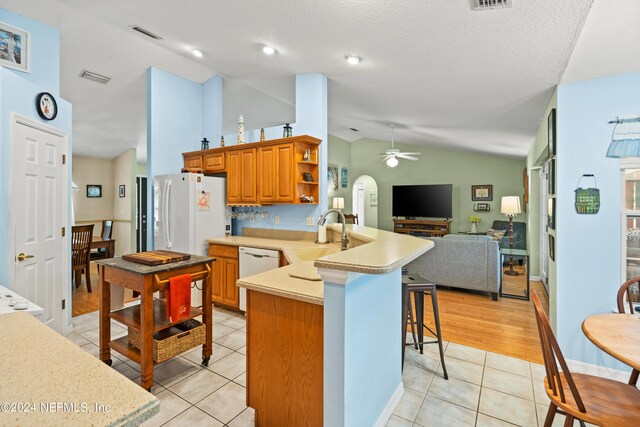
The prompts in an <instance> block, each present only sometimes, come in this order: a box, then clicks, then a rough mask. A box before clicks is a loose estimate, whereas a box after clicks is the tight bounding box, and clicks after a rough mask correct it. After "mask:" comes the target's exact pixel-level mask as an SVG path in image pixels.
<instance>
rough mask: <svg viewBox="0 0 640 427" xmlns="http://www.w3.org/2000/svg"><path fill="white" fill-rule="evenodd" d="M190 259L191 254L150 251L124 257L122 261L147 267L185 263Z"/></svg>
mask: <svg viewBox="0 0 640 427" xmlns="http://www.w3.org/2000/svg"><path fill="white" fill-rule="evenodd" d="M189 258H191V255H189V254H183V253H180V252H171V251H150V252H139V253H136V254H127V255H122V259H124V260H127V261H131V262H137V263H138V264H145V265H161V264H169V263H170V262H176V261H184V260H186V259H189Z"/></svg>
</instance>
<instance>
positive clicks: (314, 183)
mask: <svg viewBox="0 0 640 427" xmlns="http://www.w3.org/2000/svg"><path fill="white" fill-rule="evenodd" d="M298 184H307V185H318V183H317V182H313V181H298Z"/></svg>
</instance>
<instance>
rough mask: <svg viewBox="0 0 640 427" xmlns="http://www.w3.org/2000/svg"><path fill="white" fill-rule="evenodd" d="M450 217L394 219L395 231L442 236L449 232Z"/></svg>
mask: <svg viewBox="0 0 640 427" xmlns="http://www.w3.org/2000/svg"><path fill="white" fill-rule="evenodd" d="M450 226H451V220H449V219H440V220H438V219H399V218H394V220H393V231H394V233H403V234H414V235H419V236H426V237H442V236H444V235H445V234H449V232H450Z"/></svg>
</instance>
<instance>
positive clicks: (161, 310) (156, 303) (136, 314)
mask: <svg viewBox="0 0 640 427" xmlns="http://www.w3.org/2000/svg"><path fill="white" fill-rule="evenodd" d="M200 315H202V310H201V309H199V308H196V307H191V313H189V316H188V317H186V318H183V319H180V321H179V322H170V321H169V320H168V319H167V318H166V317H167V303H166V301H165V300H164V299H155V300H153V332H154V333H156V332H158V331H161V330H163V329H167V328H170V327H172V326H173V325H177V324H178V323H182V322H184V321H185V320H188V319H193V318H194V317H198V316H200ZM109 317H110V318H112V319H113V320H116V321H118V322H120V323H122V324H124V325H127V326H129V327H132V328H134V329H137V330H140V329H141V326H140V304H136V305H133V306H131V307H127V308H122V309H120V310H116V311H112V312H111V313H109ZM127 343H128V341H127Z"/></svg>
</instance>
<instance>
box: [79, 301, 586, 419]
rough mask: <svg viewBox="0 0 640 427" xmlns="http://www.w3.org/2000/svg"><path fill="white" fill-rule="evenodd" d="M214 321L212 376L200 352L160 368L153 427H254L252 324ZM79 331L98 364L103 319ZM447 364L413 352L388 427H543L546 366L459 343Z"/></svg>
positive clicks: (224, 315)
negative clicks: (249, 392)
mask: <svg viewBox="0 0 640 427" xmlns="http://www.w3.org/2000/svg"><path fill="white" fill-rule="evenodd" d="M213 317H214V328H213V335H214V345H213V356H212V357H211V360H210V362H209V366H208V367H207V368H202V367H201V366H200V362H201V360H202V356H201V354H202V353H201V349H200V348H197V349H194V350H191V351H189V352H186V353H183V354H182V355H180V356H179V357H176V358H173V359H171V360H168V361H166V362H164V363H162V364H160V365H158V366H156V367H155V369H154V376H153V377H154V386H153V388H152V390H151V391H152V393H153V394H155V395H156V396H157V397H158V399H160V413H159V414H158V415H156V416H155V417H153V418H152V419H150V420H149V421H147V422H146V423H144V425H145V426H160V425H164V426H189V427H193V426H196V425H197V426H199V425H210V426H230V427H241V426H253V418H254V417H253V410H252V409H251V408H247V407H246V404H245V391H246V390H245V387H246V374H245V369H246V368H245V367H246V362H245V348H246V347H245V344H246V342H245V319H244V317H243V316H241V315H239V314H237V313H233V312H229V311H225V310H222V309H219V308H215V309H214V316H213ZM73 323H74V326H75V328H74V332H73V333H72V334H71V335H70V336H69V337H68V338H69V339H70V340H71V341H73V342H74V343H76V344H78V345H79V346H81V347H82V348H84V349H85V350H86V351H88V352H89V353H91V354H93V355H94V356H96V357H97V355H98V313H90V314H86V315H83V316H79V317H75V318H74V319H73ZM111 330H112V337H114V338H117V337H120V336H122V335H124V334H126V329H125V328H124V327H120V326H119V325H118V324H117V323H116V322H112V328H111ZM410 341H411V339H410V338H408V340H407V342H410ZM112 359H113V365H112V366H113V368H114V369H115V370H117V371H118V372H120V373H121V374H122V375H124V376H126V377H127V378H129V379H131V380H132V381H134V382H136V383H139V381H140V367H139V365H138V364H137V363H135V362H133V361H131V360H128V359H127V358H125V357H124V356H122V355H120V354H119V353H117V352H112ZM445 363H446V365H447V371H448V373H449V380H448V381H447V380H444V378H443V377H442V366H441V365H440V358H439V356H438V353H437V346H435V345H428V346H426V347H425V352H424V354H423V355H421V354H420V353H419V352H417V351H416V350H414V349H413V348H412V347H407V353H406V361H405V367H404V373H403V382H404V388H405V392H404V395H403V397H402V400H401V401H400V403H399V404H398V406H397V407H396V409H395V411H394V414H393V416H392V417H391V419H390V420H389V422H388V423H387V427H404V426H409V427H416V426H418V427H432V426H446V427H451V426H456V427H463V426H513V425H518V426H542V425H543V423H544V417H545V415H546V411H547V408H548V404H549V400H548V398H547V397H546V394H545V392H544V387H543V386H542V380H543V378H544V369H543V367H542V366H541V365H539V364H535V363H529V362H526V361H523V360H519V359H514V358H512V357H507V356H502V355H500V354H496V353H491V352H487V351H484V350H478V349H475V348H471V347H466V346H462V345H459V344H454V343H445ZM563 423H564V417H563V416H561V415H556V419H555V422H554V424H553V425H554V426H561V425H562V424H563ZM575 425H577V423H576V424H575Z"/></svg>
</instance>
